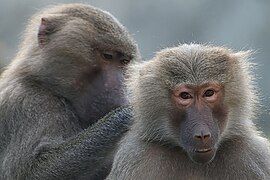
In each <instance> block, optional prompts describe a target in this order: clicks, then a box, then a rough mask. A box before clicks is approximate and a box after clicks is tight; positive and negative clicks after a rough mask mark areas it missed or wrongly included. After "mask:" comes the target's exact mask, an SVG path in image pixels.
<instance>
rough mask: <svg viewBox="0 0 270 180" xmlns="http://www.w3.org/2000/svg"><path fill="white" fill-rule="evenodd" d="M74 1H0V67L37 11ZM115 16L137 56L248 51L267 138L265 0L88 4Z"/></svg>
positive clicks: (94, 0) (268, 12)
mask: <svg viewBox="0 0 270 180" xmlns="http://www.w3.org/2000/svg"><path fill="white" fill-rule="evenodd" d="M69 2H81V1H76V0H44V1H36V0H23V1H21V0H1V6H0V64H1V65H0V66H3V65H5V64H7V63H9V62H10V60H11V59H12V57H14V55H15V53H16V49H17V45H18V42H19V39H20V36H21V33H22V30H23V28H24V27H25V25H26V22H27V19H28V18H29V17H30V16H31V15H32V14H33V13H34V12H36V11H37V10H38V9H40V8H43V7H45V6H47V5H51V4H56V3H69ZM84 2H85V3H89V4H92V5H94V6H97V7H100V8H102V9H105V10H108V11H109V12H111V13H112V14H113V15H115V16H116V17H117V18H118V19H119V20H120V21H121V22H122V23H123V24H125V26H126V27H127V28H128V29H129V30H130V31H131V32H132V34H134V37H135V39H136V40H137V42H138V44H139V47H140V49H141V52H142V55H143V57H144V58H145V59H148V58H151V57H152V56H153V54H154V52H156V51H158V50H160V49H161V48H164V47H167V46H173V45H177V44H178V43H183V42H202V43H208V42H210V43H214V44H216V45H226V46H229V47H232V48H234V49H237V50H241V49H244V50H245V49H254V50H256V51H257V53H256V54H255V55H254V57H255V60H254V61H255V62H256V63H258V64H259V66H258V67H257V70H255V72H256V74H257V77H258V84H259V86H260V87H261V89H262V92H260V93H261V94H262V102H263V110H262V115H261V116H260V118H259V120H258V121H257V122H258V124H259V126H260V127H261V128H262V129H263V130H264V131H265V133H267V134H268V135H270V115H269V102H270V99H269V96H270V93H269V92H270V78H269V77H270V60H269V57H270V18H269V17H270V1H269V0H260V1H254V0H227V1H221V0H220V1H217V0H189V1H186V0H168V1H164V0H147V1H146V0H136V1H135V0H91V1H87V0H86V1H84Z"/></svg>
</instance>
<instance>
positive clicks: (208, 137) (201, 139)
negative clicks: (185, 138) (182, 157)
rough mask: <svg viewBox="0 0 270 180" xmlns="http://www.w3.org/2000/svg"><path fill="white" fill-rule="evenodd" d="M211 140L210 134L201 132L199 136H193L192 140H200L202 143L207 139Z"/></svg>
mask: <svg viewBox="0 0 270 180" xmlns="http://www.w3.org/2000/svg"><path fill="white" fill-rule="evenodd" d="M210 138H211V133H210V132H203V131H202V132H201V134H195V135H194V139H195V140H197V141H198V140H200V141H203V142H206V141H208V139H210Z"/></svg>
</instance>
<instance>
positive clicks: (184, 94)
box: [180, 92, 192, 99]
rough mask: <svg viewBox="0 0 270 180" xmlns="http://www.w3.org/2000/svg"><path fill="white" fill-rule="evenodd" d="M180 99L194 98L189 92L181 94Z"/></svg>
mask: <svg viewBox="0 0 270 180" xmlns="http://www.w3.org/2000/svg"><path fill="white" fill-rule="evenodd" d="M180 97H181V98H182V99H191V98H192V96H191V95H190V94H189V93H187V92H181V94H180Z"/></svg>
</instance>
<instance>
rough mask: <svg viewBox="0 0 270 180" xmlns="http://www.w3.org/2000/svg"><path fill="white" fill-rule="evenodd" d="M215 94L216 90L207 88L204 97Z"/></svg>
mask: <svg viewBox="0 0 270 180" xmlns="http://www.w3.org/2000/svg"><path fill="white" fill-rule="evenodd" d="M214 94H215V91H214V90H212V89H208V90H206V91H205V92H204V94H203V96H204V97H211V96H213V95H214Z"/></svg>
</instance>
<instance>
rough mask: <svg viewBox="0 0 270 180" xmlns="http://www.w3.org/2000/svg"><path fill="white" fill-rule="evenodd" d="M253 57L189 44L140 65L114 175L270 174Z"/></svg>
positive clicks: (112, 178)
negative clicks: (259, 118)
mask: <svg viewBox="0 0 270 180" xmlns="http://www.w3.org/2000/svg"><path fill="white" fill-rule="evenodd" d="M248 59H249V52H233V51H232V50H229V49H227V48H224V47H214V46H210V45H199V44H190V45H187V44H184V45H180V46H178V47H174V48H168V49H165V50H162V51H161V52H159V53H157V55H156V57H154V58H153V59H152V60H150V61H148V62H144V63H141V64H137V65H134V66H133V67H132V68H131V69H133V70H132V71H131V76H132V78H129V79H128V80H127V87H128V92H129V96H130V102H131V105H133V107H134V124H133V125H132V127H131V130H130V131H129V132H128V133H127V134H126V135H125V137H124V138H123V139H122V140H121V143H120V147H119V149H118V151H117V153H116V155H115V158H114V163H113V167H112V170H111V173H110V175H109V176H108V178H107V179H109V180H129V179H132V180H144V179H147V180H174V179H183V180H184V179H185V180H186V179H192V180H210V179H215V180H221V179H222V180H240V179H248V180H255V179H270V150H269V142H268V140H267V139H265V138H264V137H262V136H261V135H260V133H259V132H258V131H257V130H256V128H255V125H254V124H253V122H252V119H254V118H255V111H254V109H255V108H256V106H257V104H259V103H258V102H259V101H258V99H259V98H258V97H257V96H258V93H257V92H258V91H257V89H256V88H255V86H254V82H253V74H252V71H251V69H250V67H251V66H252V64H251V63H250V62H249V60H248Z"/></svg>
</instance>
